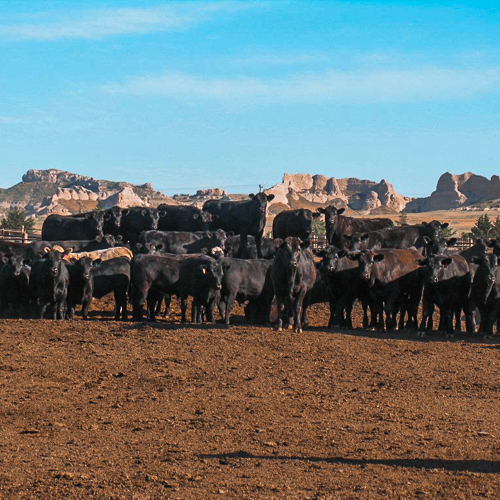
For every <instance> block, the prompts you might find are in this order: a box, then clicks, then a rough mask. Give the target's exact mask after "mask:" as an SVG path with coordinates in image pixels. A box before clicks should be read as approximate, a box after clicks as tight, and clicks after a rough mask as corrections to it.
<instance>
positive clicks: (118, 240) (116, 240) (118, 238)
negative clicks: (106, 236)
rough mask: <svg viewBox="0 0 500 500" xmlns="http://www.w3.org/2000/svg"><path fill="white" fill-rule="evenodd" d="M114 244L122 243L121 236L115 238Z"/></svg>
mask: <svg viewBox="0 0 500 500" xmlns="http://www.w3.org/2000/svg"><path fill="white" fill-rule="evenodd" d="M115 243H123V236H122V235H121V234H119V235H117V236H116V238H115Z"/></svg>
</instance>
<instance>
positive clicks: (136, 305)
mask: <svg viewBox="0 0 500 500" xmlns="http://www.w3.org/2000/svg"><path fill="white" fill-rule="evenodd" d="M150 288H151V283H141V284H140V286H132V287H131V298H132V319H133V320H134V321H142V316H143V313H144V311H143V308H144V304H145V303H146V300H147V297H148V294H149V290H150Z"/></svg>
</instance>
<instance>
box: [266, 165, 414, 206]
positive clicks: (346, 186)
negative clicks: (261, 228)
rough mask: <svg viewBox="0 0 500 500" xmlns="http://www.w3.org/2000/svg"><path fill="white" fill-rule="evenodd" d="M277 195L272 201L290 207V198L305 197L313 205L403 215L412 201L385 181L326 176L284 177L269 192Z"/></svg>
mask: <svg viewBox="0 0 500 500" xmlns="http://www.w3.org/2000/svg"><path fill="white" fill-rule="evenodd" d="M266 193H268V194H271V193H272V194H274V195H275V199H274V200H273V201H272V202H271V203H272V204H273V203H280V204H285V205H288V204H289V201H290V199H294V200H297V199H299V197H302V198H305V199H306V200H308V201H309V202H311V203H317V204H326V203H333V204H336V205H340V206H345V207H349V208H350V209H352V210H373V209H375V208H379V207H386V208H389V209H391V210H394V211H395V212H400V211H401V210H403V209H404V208H405V206H406V204H407V203H408V202H409V201H410V200H411V198H407V197H406V196H403V195H400V194H397V193H396V192H395V191H394V188H393V186H392V185H391V184H390V183H389V182H387V181H386V180H382V181H380V182H374V181H369V180H361V179H356V178H354V177H351V178H346V179H336V178H335V177H330V178H329V177H326V176H324V175H309V174H285V175H284V176H283V180H282V182H281V183H280V184H276V185H275V186H273V187H272V188H270V189H268V190H266Z"/></svg>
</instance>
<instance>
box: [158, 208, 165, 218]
mask: <svg viewBox="0 0 500 500" xmlns="http://www.w3.org/2000/svg"><path fill="white" fill-rule="evenodd" d="M165 215H167V212H165V210H160V211H159V212H158V216H159V217H160V218H161V217H165Z"/></svg>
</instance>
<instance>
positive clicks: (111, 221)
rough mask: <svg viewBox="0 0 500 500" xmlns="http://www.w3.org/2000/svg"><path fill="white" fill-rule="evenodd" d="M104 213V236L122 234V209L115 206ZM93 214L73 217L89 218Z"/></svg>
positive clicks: (88, 213)
mask: <svg viewBox="0 0 500 500" xmlns="http://www.w3.org/2000/svg"><path fill="white" fill-rule="evenodd" d="M102 212H103V214H104V215H103V218H104V223H103V226H102V232H103V233H104V234H111V235H113V236H118V235H119V234H120V224H121V220H122V209H121V208H120V207H119V206H118V205H115V206H114V207H111V208H106V209H105V210H103V211H102ZM90 214H92V212H84V213H81V214H74V215H73V217H87V216H88V215H90Z"/></svg>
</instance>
